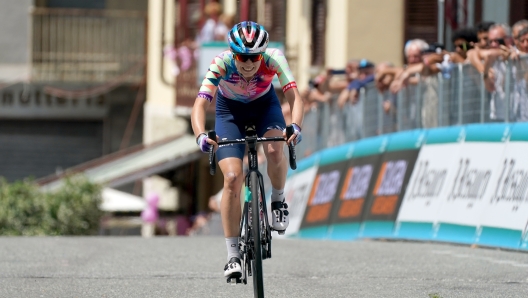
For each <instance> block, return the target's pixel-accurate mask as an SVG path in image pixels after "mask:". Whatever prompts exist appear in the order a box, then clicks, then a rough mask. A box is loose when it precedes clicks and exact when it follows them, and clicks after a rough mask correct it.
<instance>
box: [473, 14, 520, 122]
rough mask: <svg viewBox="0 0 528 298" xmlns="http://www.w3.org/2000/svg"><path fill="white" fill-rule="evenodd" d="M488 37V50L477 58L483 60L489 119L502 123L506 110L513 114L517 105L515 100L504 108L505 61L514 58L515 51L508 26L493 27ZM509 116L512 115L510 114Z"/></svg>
mask: <svg viewBox="0 0 528 298" xmlns="http://www.w3.org/2000/svg"><path fill="white" fill-rule="evenodd" d="M488 36H489V45H490V49H488V50H482V51H480V55H481V56H480V57H479V58H481V59H483V60H484V70H483V77H484V82H485V86H486V89H487V90H488V91H489V92H491V101H490V119H492V120H494V121H503V120H505V116H506V108H509V109H510V112H514V109H513V107H515V106H516V105H517V104H518V103H516V102H515V100H511V101H510V107H506V106H505V105H506V102H505V101H506V97H505V92H506V91H505V88H506V86H505V76H506V71H507V66H506V63H505V61H506V60H508V59H509V58H514V57H515V55H516V51H515V50H514V48H513V40H512V38H511V29H510V27H509V26H508V25H506V24H495V25H493V26H492V27H491V28H490V30H489V35H488ZM512 56H513V57H512ZM514 71H515V70H514ZM510 115H514V113H510Z"/></svg>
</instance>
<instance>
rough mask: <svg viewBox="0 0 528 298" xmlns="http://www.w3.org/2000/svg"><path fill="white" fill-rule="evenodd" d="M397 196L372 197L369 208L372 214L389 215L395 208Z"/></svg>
mask: <svg viewBox="0 0 528 298" xmlns="http://www.w3.org/2000/svg"><path fill="white" fill-rule="evenodd" d="M397 202H398V196H380V197H376V198H375V199H374V204H372V208H371V209H370V213H371V214H373V215H391V214H393V213H394V210H395V209H396V203H397Z"/></svg>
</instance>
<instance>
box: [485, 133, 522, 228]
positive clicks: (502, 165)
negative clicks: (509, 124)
mask: <svg viewBox="0 0 528 298" xmlns="http://www.w3.org/2000/svg"><path fill="white" fill-rule="evenodd" d="M495 173H496V174H495V175H494V178H493V179H492V180H491V183H490V185H489V187H488V188H489V191H487V192H486V194H485V196H484V201H485V202H486V208H485V209H484V211H483V213H482V215H481V217H480V224H481V225H483V226H488V227H497V228H505V229H513V230H520V231H523V232H524V233H525V234H526V232H527V227H528V143H527V142H511V143H510V142H509V143H507V144H506V145H505V150H504V154H503V155H502V159H501V160H500V161H499V165H498V166H497V167H496V168H495ZM523 235H524V234H523Z"/></svg>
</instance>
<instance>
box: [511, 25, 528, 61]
mask: <svg viewBox="0 0 528 298" xmlns="http://www.w3.org/2000/svg"><path fill="white" fill-rule="evenodd" d="M526 27H528V20H520V21H517V22H515V24H513V26H512V37H513V43H514V44H515V48H516V49H517V50H519V51H521V48H522V45H521V44H520V43H519V38H520V33H521V31H522V30H523V29H524V28H526ZM521 52H523V51H521ZM524 53H526V52H524Z"/></svg>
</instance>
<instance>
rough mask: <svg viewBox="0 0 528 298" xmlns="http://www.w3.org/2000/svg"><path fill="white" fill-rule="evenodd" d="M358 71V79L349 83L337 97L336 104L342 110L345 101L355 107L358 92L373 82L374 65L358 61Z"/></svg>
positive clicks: (364, 60) (365, 61) (363, 60)
mask: <svg viewBox="0 0 528 298" xmlns="http://www.w3.org/2000/svg"><path fill="white" fill-rule="evenodd" d="M358 70H359V75H358V78H357V79H356V80H353V81H351V82H350V84H348V86H347V88H346V89H344V90H343V91H342V92H341V94H340V95H339V98H338V100H337V103H338V106H339V107H340V108H342V107H343V106H344V105H345V103H346V102H347V101H349V102H350V103H351V104H353V105H355V104H356V103H357V102H358V100H359V90H360V89H361V88H363V87H365V86H366V85H367V84H368V83H371V82H373V81H374V63H372V62H370V61H368V60H367V59H362V60H361V61H359V65H358Z"/></svg>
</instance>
